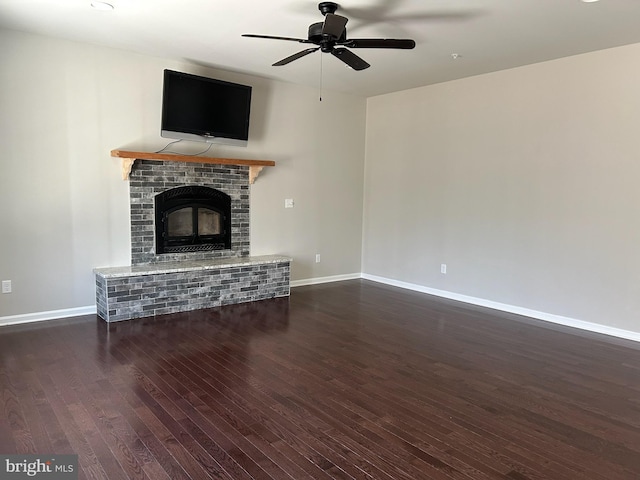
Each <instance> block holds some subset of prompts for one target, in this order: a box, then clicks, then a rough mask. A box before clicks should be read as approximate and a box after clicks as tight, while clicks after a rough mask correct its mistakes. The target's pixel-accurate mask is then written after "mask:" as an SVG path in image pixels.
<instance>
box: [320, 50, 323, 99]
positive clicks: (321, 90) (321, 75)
mask: <svg viewBox="0 0 640 480" xmlns="http://www.w3.org/2000/svg"><path fill="white" fill-rule="evenodd" d="M322 57H323V56H322V55H320V101H322Z"/></svg>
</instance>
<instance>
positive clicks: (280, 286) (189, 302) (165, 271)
mask: <svg viewBox="0 0 640 480" xmlns="http://www.w3.org/2000/svg"><path fill="white" fill-rule="evenodd" d="M290 263H291V259H290V258H288V257H282V256H279V255H265V256H259V257H235V258H217V259H212V260H199V261H193V262H188V261H180V262H164V263H157V264H149V265H133V266H129V267H111V268H96V269H95V274H96V303H97V307H98V315H99V316H100V317H101V318H102V319H104V320H106V321H107V322H117V321H120V320H129V319H133V318H140V317H148V316H153V315H162V314H166V313H176V312H184V311H188V310H198V309H202V308H211V307H217V306H221V305H228V304H233V303H243V302H252V301H255V300H265V299H268V298H275V297H284V296H288V295H289V272H290Z"/></svg>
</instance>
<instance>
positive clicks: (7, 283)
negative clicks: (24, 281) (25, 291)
mask: <svg viewBox="0 0 640 480" xmlns="http://www.w3.org/2000/svg"><path fill="white" fill-rule="evenodd" d="M2 293H11V280H3V281H2Z"/></svg>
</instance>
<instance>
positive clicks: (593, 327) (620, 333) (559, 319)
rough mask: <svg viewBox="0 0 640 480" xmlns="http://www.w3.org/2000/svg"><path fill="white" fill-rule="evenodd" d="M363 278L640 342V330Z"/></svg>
mask: <svg viewBox="0 0 640 480" xmlns="http://www.w3.org/2000/svg"><path fill="white" fill-rule="evenodd" d="M362 278H363V279H365V280H371V281H373V282H378V283H384V284H386V285H391V286H394V287H400V288H406V289H408V290H414V291H416V292H422V293H427V294H429V295H435V296H437V297H442V298H448V299H450V300H456V301H459V302H464V303H469V304H471V305H477V306H480V307H487V308H492V309H494V310H500V311H503V312H508V313H514V314H516V315H522V316H524V317H530V318H535V319H537V320H543V321H545V322H550V323H556V324H558V325H564V326H565V327H572V328H579V329H580V330H586V331H589V332H593V333H600V334H604V335H610V336H612V337H618V338H624V339H626V340H633V341H635V342H640V332H634V331H632V330H623V329H621V328H615V327H608V326H606V325H601V324H599V323H591V322H585V321H583V320H576V319H575V318H569V317H563V316H560V315H554V314H552V313H546V312H540V311H537V310H531V309H528V308H523V307H516V306H514V305H509V304H506V303H499V302H493V301H491V300H485V299H482V298H477V297H470V296H468V295H461V294H459V293H453V292H448V291H446V290H438V289H435V288H429V287H424V286H422V285H417V284H415V283H407V282H401V281H399V280H394V279H391V278H385V277H378V276H376V275H369V274H366V273H363V274H362Z"/></svg>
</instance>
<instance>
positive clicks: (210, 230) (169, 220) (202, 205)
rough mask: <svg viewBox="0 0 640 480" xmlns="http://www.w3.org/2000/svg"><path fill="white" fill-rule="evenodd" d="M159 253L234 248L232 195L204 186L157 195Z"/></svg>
mask: <svg viewBox="0 0 640 480" xmlns="http://www.w3.org/2000/svg"><path fill="white" fill-rule="evenodd" d="M155 224H156V229H155V230H156V254H162V253H183V252H200V251H206V250H226V249H230V248H231V197H229V195H227V194H226V193H224V192H221V191H220V190H216V189H214V188H209V187H203V186H195V185H193V186H185V187H177V188H172V189H171V190H167V191H165V192H162V193H160V194H158V195H156V197H155Z"/></svg>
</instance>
